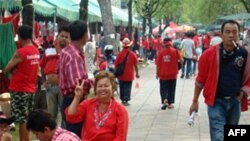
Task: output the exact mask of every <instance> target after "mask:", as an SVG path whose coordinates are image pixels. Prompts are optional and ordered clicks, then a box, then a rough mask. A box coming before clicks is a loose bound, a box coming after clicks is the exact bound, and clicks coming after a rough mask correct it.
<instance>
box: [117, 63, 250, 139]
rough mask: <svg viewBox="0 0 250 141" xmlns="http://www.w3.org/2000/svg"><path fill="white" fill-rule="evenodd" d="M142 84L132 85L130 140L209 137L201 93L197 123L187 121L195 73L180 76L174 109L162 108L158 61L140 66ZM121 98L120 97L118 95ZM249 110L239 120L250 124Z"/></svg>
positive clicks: (129, 108) (129, 110) (129, 109)
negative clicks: (157, 75) (157, 69)
mask: <svg viewBox="0 0 250 141" xmlns="http://www.w3.org/2000/svg"><path fill="white" fill-rule="evenodd" d="M140 76H141V78H140V79H139V80H138V81H139V85H140V87H139V88H135V82H136V80H135V81H134V83H133V88H132V98H131V101H130V104H131V105H130V106H127V107H126V108H127V110H128V113H129V120H130V121H129V131H128V139H127V140H128V141H184V140H185V141H209V140H210V138H209V127H208V118H207V109H206V105H205V104H204V102H203V101H204V100H203V96H202V95H201V96H200V99H199V102H200V108H199V114H200V117H198V118H195V124H194V126H192V127H190V126H189V125H188V124H187V120H188V117H189V114H188V111H189V107H190V104H191V102H192V97H193V89H194V77H191V79H180V77H178V80H177V86H176V96H175V105H174V106H175V107H174V109H171V110H169V109H166V110H161V101H160V93H159V82H158V80H157V79H156V78H155V65H154V64H149V65H148V66H147V67H145V68H142V69H141V70H140ZM118 99H119V98H118ZM249 117H250V112H249V111H248V112H244V113H242V116H241V121H240V124H250V118H249Z"/></svg>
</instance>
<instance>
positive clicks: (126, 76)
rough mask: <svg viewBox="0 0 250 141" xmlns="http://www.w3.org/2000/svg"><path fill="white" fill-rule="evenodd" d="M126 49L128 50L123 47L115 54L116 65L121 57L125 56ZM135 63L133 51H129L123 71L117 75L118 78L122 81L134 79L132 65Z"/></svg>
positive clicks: (136, 59)
mask: <svg viewBox="0 0 250 141" xmlns="http://www.w3.org/2000/svg"><path fill="white" fill-rule="evenodd" d="M127 51H128V49H123V50H122V51H121V52H120V53H119V54H118V55H117V58H116V60H115V66H117V65H118V64H120V63H121V62H122V61H123V59H124V58H125V56H126V54H127ZM137 63H138V58H137V56H136V54H135V53H134V52H133V51H129V54H128V58H127V61H126V65H125V69H124V72H123V74H122V75H121V76H120V77H118V79H119V80H122V81H132V80H134V76H135V74H134V65H136V64H137Z"/></svg>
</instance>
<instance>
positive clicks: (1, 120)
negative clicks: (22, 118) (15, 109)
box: [0, 111, 15, 125]
mask: <svg viewBox="0 0 250 141" xmlns="http://www.w3.org/2000/svg"><path fill="white" fill-rule="evenodd" d="M14 121H15V118H14V117H10V118H7V117H6V116H5V115H4V114H3V112H2V111H0V124H3V123H7V124H8V125H10V124H11V123H13V122H14Z"/></svg>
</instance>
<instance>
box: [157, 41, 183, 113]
mask: <svg viewBox="0 0 250 141" xmlns="http://www.w3.org/2000/svg"><path fill="white" fill-rule="evenodd" d="M179 60H180V61H181V62H183V59H182V58H181V54H180V52H179V51H178V50H177V49H175V48H173V45H172V41H171V39H170V38H165V39H164V41H163V49H162V50H160V51H159V53H158V55H157V58H156V66H157V70H156V77H157V78H159V79H160V80H159V82H160V94H161V103H162V104H163V105H162V107H161V109H162V110H165V109H166V108H167V107H168V108H169V109H171V108H173V103H174V100H175V88H176V78H177V74H178V61H179Z"/></svg>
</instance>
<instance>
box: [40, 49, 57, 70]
mask: <svg viewBox="0 0 250 141" xmlns="http://www.w3.org/2000/svg"><path fill="white" fill-rule="evenodd" d="M58 59H59V55H58V54H57V53H56V50H55V48H48V49H46V51H45V54H44V56H43V58H42V60H41V62H40V66H41V67H42V68H43V69H44V74H45V75H47V74H57V70H58V69H57V68H58Z"/></svg>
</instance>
